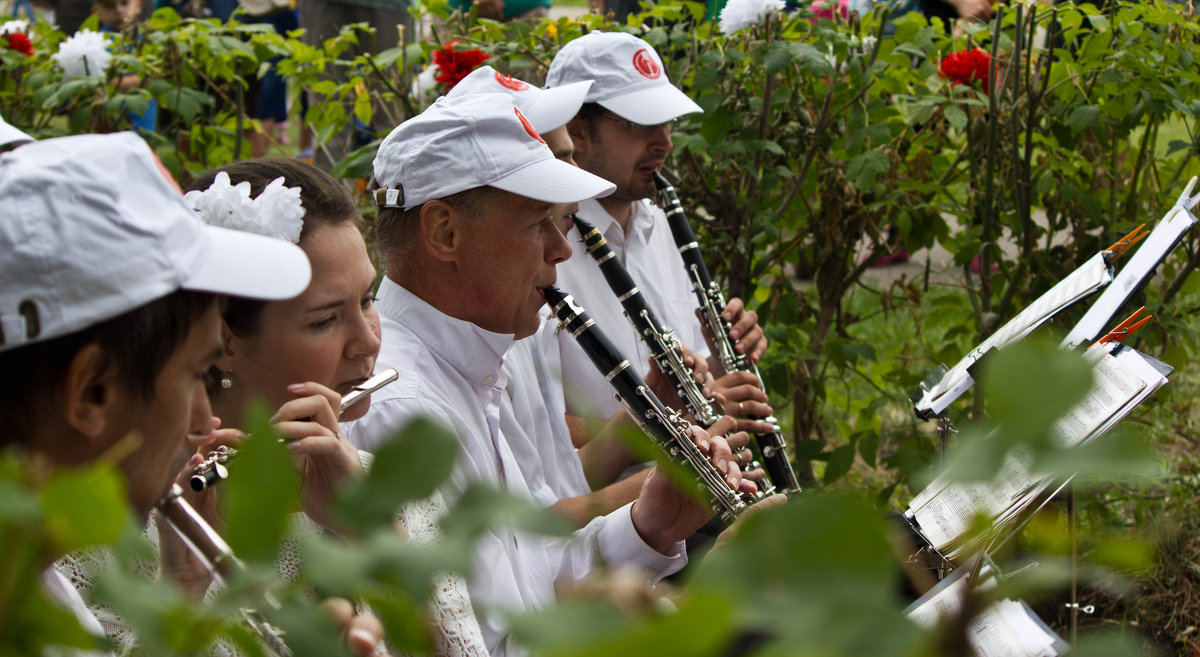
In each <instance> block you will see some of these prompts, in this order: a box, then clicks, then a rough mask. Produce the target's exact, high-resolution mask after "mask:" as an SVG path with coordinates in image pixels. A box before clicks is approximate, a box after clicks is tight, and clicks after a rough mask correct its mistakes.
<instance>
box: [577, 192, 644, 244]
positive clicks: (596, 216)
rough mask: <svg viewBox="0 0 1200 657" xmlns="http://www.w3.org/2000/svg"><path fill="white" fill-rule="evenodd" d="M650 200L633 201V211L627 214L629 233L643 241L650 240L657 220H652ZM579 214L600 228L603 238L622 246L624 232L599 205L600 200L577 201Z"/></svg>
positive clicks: (624, 240)
mask: <svg viewBox="0 0 1200 657" xmlns="http://www.w3.org/2000/svg"><path fill="white" fill-rule="evenodd" d="M649 205H650V201H649V200H648V199H642V200H640V201H635V202H634V204H633V211H632V213H630V215H629V219H630V221H631V222H632V226H631V230H630V234H634V235H636V236H637V237H638V238H640V239H641V241H643V242H648V241H649V240H650V234H651V233H653V232H654V226H655V224H657V223H658V222H656V221H654V214H653V213H652V212H651V211H650V207H649ZM579 216H581V217H584V218H585V219H587V221H588V223H590V224H592V225H593V226H595V227H596V228H598V229H599V230H600V234H602V235H604V239H606V240H608V241H609V242H614V243H616V244H618V245H621V246H624V244H625V242H626V239H625V233H624V231H622V230H621V224H619V223H617V220H616V219H615V218H614V217H613V216H612V215H611V214H609V213H608V210H606V209H604V206H603V205H600V201H597V200H596V199H588V200H586V201H580V202H579Z"/></svg>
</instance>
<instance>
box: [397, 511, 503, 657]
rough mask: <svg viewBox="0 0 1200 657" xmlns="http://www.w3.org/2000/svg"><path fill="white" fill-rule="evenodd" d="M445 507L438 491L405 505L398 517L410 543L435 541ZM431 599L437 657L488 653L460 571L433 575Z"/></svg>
mask: <svg viewBox="0 0 1200 657" xmlns="http://www.w3.org/2000/svg"><path fill="white" fill-rule="evenodd" d="M445 511H446V503H445V502H444V501H443V500H442V496H441V494H439V493H434V494H433V495H432V496H431V497H429V498H427V499H424V500H421V501H419V502H413V503H411V504H407V505H405V507H404V508H403V509H401V511H400V520H401V521H402V522H403V523H404V526H405V527H406V528H407V529H408V533H409V535H410V536H411V537H412V541H413V543H415V544H417V545H421V546H430V545H434V544H436V543H437V540H438V528H437V521H438V518H440V517H441V516H442V515H443V514H444V513H445ZM433 584H434V589H433V599H432V600H430V601H429V605H430V610H429V611H430V614H431V615H432V617H433V619H434V622H435V626H434V628H433V630H434V636H433V639H434V643H435V648H436V650H437V654H438V657H474V656H477V655H487V654H488V649H487V644H485V643H484V642H483V634H482V633H480V631H479V622H478V621H476V620H475V610H474V609H473V608H472V607H471V597H470V595H468V593H467V583H466V581H465V580H464V579H463V578H462V576H461V575H457V574H454V573H449V572H445V573H439V574H438V575H437V576H436V577H435V579H434V582H433Z"/></svg>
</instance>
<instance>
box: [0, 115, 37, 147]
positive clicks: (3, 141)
mask: <svg viewBox="0 0 1200 657" xmlns="http://www.w3.org/2000/svg"><path fill="white" fill-rule="evenodd" d="M30 141H34V139H33V137H30V136H29V135H27V134H25V133H24V132H21V131H20V130H18V129H16V128H14V127H12V125H11V124H9V123H8V122H7V121H5V120H4V119H0V146H7V145H9V144H20V143H25V142H30Z"/></svg>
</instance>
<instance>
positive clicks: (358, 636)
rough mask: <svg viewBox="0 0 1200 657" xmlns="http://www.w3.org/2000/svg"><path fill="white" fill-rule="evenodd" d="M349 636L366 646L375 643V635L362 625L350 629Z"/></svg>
mask: <svg viewBox="0 0 1200 657" xmlns="http://www.w3.org/2000/svg"><path fill="white" fill-rule="evenodd" d="M349 638H350V639H352V640H354V641H360V642H362V643H363V644H364V645H366V646H374V645H375V635H374V634H371V631H370V630H367V629H364V628H361V627H356V628H354V629H353V630H350V637H349Z"/></svg>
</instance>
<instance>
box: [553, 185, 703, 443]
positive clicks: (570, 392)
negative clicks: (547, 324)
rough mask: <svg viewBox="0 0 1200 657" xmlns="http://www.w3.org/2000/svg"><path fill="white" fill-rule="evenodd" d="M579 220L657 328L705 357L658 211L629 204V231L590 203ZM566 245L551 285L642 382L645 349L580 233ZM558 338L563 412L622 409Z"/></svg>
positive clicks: (574, 349)
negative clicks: (637, 293)
mask: <svg viewBox="0 0 1200 657" xmlns="http://www.w3.org/2000/svg"><path fill="white" fill-rule="evenodd" d="M578 214H579V217H580V218H582V219H583V220H584V221H587V222H588V223H590V224H592V225H593V226H595V227H596V228H597V229H598V230H599V231H600V232H601V234H603V235H604V239H605V240H607V241H608V246H609V247H611V248H612V250H613V254H614V255H615V256H616V258H617V260H618V261H619V262H620V263H621V264H623V265H625V268H626V269H628V270H629V275H630V276H631V277H632V278H633V282H634V283H636V284H637V286H638V289H639V290H641V292H642V297H643V298H645V299H646V303H647V304H649V306H650V309H651V310H653V311H654V314H655V315H656V316H657V317H658V321H659V322H660V323H661V324H662V325H663V327H664V328H665V329H668V330H673V331H674V332H675V339H677V340H679V342H681V343H683V344H684V345H686V346H687V347H689V348H691V350H692V351H693V352H695V353H696V354H697V355H698V356H700V357H702V358H707V357H708V354H709V349H708V343H706V342H705V341H704V334H703V333H701V332H700V321H699V320H697V319H696V315H695V311H696V308H697V307H698V306H697V304H696V296H695V293H694V292H692V285H691V283H690V282H689V281H688V279H687V272H686V270H685V269H684V265H683V258H682V257H680V255H679V250H678V249H676V247H675V241H674V240H673V239H672V237H671V229H670V227H669V226H668V225H667V217H666V215H665V214H663V212H662V210H660V209H659V208H658V207H657V206H655V205H653V204H651V203H650V201H648V200H646V199H642V200H641V201H638V202H637V203H635V204H634V208H633V213H632V215H631V216H630V218H629V232H628V233H626V232H625V231H624V230H622V229H621V224H619V223H617V220H616V219H614V218H613V217H612V215H610V214H609V213H608V211H607V210H605V209H604V208H603V207H602V206H601V205H600V203H599V202H597V201H595V200H590V201H583V202H581V203H580V204H579V213H578ZM567 241H568V242H570V243H571V251H572V253H571V258H570V259H569V260H567V261H566V262H564V263H561V264H560V265H558V283H557V287H558V288H559V289H561V290H562V291H563V292H565V293H567V294H570V295H571V296H573V297H575V301H576V302H577V303H578V304H579V305H580V306H582V307H583V309H584V310H586V311H587V313H588V315H589V316H590V317H591V318H592V319H593V320H595V322H596V326H597V327H599V328H600V330H601V331H602V332H603V333H604V335H605V336H606V337H607V338H608V339H609V341H611V342H612V343H613V345H614V346H615V347H616V348H617V349H619V350H620V351H621V353H622V354H624V356H625V357H626V358H628V359H629V362H630V363H631V364H632V365H634V366H635V367H636V368H637V371H638V373H639V374H641V375H642V376H646V373H647V372H648V371H649V370H650V364H649V361H648V359H649V358H650V350H649V349H648V348H646V345H645V343H644V342H643V341H642V339H641V336H640V335H638V332H637V329H635V328H634V327H633V323H632V322H630V321H629V318H628V317H626V316H625V311H624V309H623V308H622V307H621V302H620V301H618V300H617V295H616V294H614V293H613V291H612V288H610V287H609V286H608V282H607V281H605V280H604V274H602V273H601V272H600V265H598V264H596V261H595V260H593V259H592V256H591V255H589V254H588V252H587V250H586V249H585V248H584V245H583V238H582V237H581V236H580V234H579V229H578V228H575V227H572V228H571V230H570V231H569V232H568V233H567ZM556 339H557V341H558V348H559V354H560V356H561V358H562V374H563V381H564V394H565V396H566V409H567V412H568V413H570V414H572V415H578V416H580V417H587V418H602V419H607V418H610V417H612V415H613V413H616V412H617V411H618V410H619V409H620V408H621V405H620V403H619V402H617V400H616V399H615V398H614V397H613V389H612V385H611V384H609V382H608V381H606V380H605V378H604V376H603V375H602V374H601V373H600V372H599V371H598V370H597V369H596V366H595V365H593V364H592V361H591V360H589V359H588V357H587V354H585V353H584V352H583V350H582V349H581V348H580V347H579V344H578V343H577V342H576V341H575V338H573V337H571V335H570V334H569V333H566V332H560V333H559V334H558V335H557V337H556Z"/></svg>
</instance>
